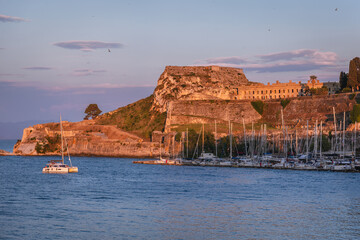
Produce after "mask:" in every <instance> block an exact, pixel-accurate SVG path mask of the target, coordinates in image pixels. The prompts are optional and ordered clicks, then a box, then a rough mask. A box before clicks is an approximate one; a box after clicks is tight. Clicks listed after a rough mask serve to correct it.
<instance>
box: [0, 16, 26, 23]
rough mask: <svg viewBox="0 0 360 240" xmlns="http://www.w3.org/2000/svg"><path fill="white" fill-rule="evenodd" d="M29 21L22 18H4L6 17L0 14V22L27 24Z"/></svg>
mask: <svg viewBox="0 0 360 240" xmlns="http://www.w3.org/2000/svg"><path fill="white" fill-rule="evenodd" d="M28 21H29V20H26V19H24V18H20V17H12V16H6V15H2V14H0V22H4V23H6V22H28Z"/></svg>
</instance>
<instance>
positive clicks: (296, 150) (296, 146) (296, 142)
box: [295, 129, 299, 155]
mask: <svg viewBox="0 0 360 240" xmlns="http://www.w3.org/2000/svg"><path fill="white" fill-rule="evenodd" d="M295 152H296V155H298V154H299V146H298V136H297V129H295Z"/></svg>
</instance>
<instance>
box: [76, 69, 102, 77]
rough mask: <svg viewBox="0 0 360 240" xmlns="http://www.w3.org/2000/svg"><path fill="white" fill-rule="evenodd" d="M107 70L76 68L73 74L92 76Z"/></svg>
mask: <svg viewBox="0 0 360 240" xmlns="http://www.w3.org/2000/svg"><path fill="white" fill-rule="evenodd" d="M105 72H106V70H104V69H100V70H92V69H76V70H74V72H73V74H72V75H73V76H77V77H82V76H91V75H95V74H98V73H105Z"/></svg>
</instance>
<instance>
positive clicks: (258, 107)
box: [251, 100, 265, 115]
mask: <svg viewBox="0 0 360 240" xmlns="http://www.w3.org/2000/svg"><path fill="white" fill-rule="evenodd" d="M251 105H252V106H253V108H254V109H255V110H256V111H257V112H258V113H259V114H260V115H262V114H263V112H264V105H265V103H264V102H263V101H260V100H259V101H254V102H251Z"/></svg>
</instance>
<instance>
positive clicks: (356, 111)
mask: <svg viewBox="0 0 360 240" xmlns="http://www.w3.org/2000/svg"><path fill="white" fill-rule="evenodd" d="M350 119H351V121H352V122H353V123H355V122H360V104H355V105H354V107H353V110H352V111H350Z"/></svg>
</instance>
